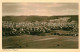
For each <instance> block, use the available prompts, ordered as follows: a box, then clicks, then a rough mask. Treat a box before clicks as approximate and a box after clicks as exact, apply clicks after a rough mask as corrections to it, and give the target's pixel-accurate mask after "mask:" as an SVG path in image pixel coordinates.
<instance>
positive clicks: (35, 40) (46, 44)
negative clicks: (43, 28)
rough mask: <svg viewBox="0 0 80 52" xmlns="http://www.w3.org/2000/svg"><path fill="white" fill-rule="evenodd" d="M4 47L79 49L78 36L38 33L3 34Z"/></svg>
mask: <svg viewBox="0 0 80 52" xmlns="http://www.w3.org/2000/svg"><path fill="white" fill-rule="evenodd" d="M2 48H3V49H12V48H17V49H23V48H27V49H42V48H44V49H46V48H47V49H48V48H49V49H51V48H52V49H53V48H54V49H55V48H56V49H77V48H78V36H76V37H74V36H57V35H48V36H37V35H26V34H25V35H21V36H7V37H6V36H3V38H2Z"/></svg>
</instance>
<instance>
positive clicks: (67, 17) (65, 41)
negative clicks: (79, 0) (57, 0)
mask: <svg viewBox="0 0 80 52" xmlns="http://www.w3.org/2000/svg"><path fill="white" fill-rule="evenodd" d="M78 7H79V6H78V3H43V2H42V3H39V2H34V3H31V2H28V3H27V2H14V3H11V2H7V3H5V2H3V3H2V49H78V48H79V14H78V13H79V9H78Z"/></svg>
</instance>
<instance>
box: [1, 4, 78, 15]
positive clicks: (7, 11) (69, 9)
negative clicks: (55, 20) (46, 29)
mask: <svg viewBox="0 0 80 52" xmlns="http://www.w3.org/2000/svg"><path fill="white" fill-rule="evenodd" d="M2 15H3V16H4V15H26V16H27V15H40V16H52V15H78V3H3V4H2Z"/></svg>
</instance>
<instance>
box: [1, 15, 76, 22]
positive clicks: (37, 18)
mask: <svg viewBox="0 0 80 52" xmlns="http://www.w3.org/2000/svg"><path fill="white" fill-rule="evenodd" d="M62 17H71V18H70V20H69V21H72V20H74V21H76V22H78V15H64V16H2V21H13V22H23V21H30V22H35V21H48V20H51V19H58V18H62Z"/></svg>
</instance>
